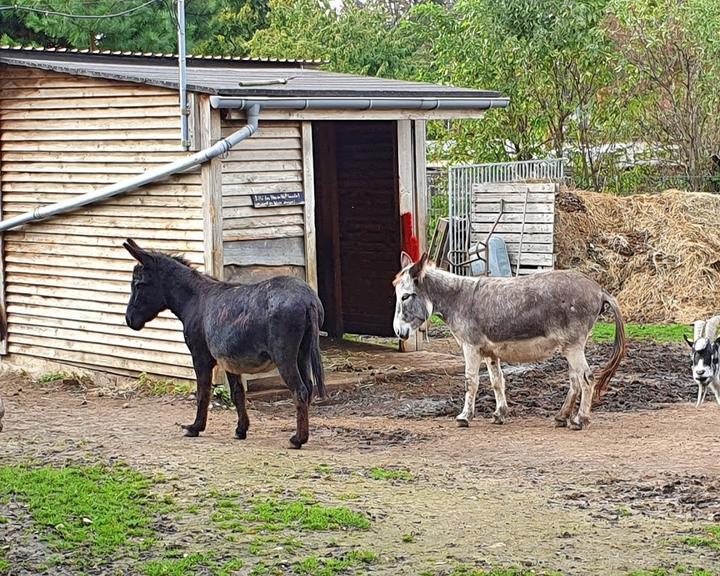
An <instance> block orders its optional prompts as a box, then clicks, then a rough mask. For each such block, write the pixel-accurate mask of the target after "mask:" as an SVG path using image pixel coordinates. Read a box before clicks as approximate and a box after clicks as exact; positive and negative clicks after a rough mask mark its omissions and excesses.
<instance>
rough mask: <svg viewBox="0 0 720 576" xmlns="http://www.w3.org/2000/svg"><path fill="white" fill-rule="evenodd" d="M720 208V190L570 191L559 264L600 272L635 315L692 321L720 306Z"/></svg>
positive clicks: (559, 210)
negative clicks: (619, 193)
mask: <svg viewBox="0 0 720 576" xmlns="http://www.w3.org/2000/svg"><path fill="white" fill-rule="evenodd" d="M572 196H574V197H576V198H577V199H576V200H575V199H570V197H572ZM561 198H562V199H561ZM579 206H582V207H583V208H584V210H582V209H578V207H579ZM565 207H569V208H570V210H566V209H565ZM719 215H720V196H716V195H712V194H704V193H694V192H684V191H679V190H667V191H665V192H663V193H661V194H638V195H636V196H625V197H620V196H614V195H611V194H600V193H596V192H586V191H582V190H571V191H563V192H562V193H561V194H559V195H558V202H557V203H556V228H555V238H556V246H555V250H556V252H557V267H558V268H573V269H576V270H580V271H581V272H584V273H586V274H588V275H589V276H591V277H592V278H594V279H595V280H596V281H597V282H598V283H600V285H602V286H603V287H604V288H605V289H606V290H608V291H609V292H611V293H612V294H614V295H615V296H616V297H617V298H618V300H619V301H620V305H621V307H622V309H623V312H624V314H625V316H626V318H627V319H628V320H630V321H633V322H663V323H666V322H679V323H686V324H689V323H692V322H693V321H694V320H697V319H698V318H707V317H709V316H713V315H714V314H716V313H717V312H718V309H720V305H719V304H718V296H717V292H718V290H720V233H718V230H717V222H718V216H719Z"/></svg>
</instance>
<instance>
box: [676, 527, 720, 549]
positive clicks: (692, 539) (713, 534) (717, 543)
mask: <svg viewBox="0 0 720 576" xmlns="http://www.w3.org/2000/svg"><path fill="white" fill-rule="evenodd" d="M683 542H684V543H685V544H687V545H688V546H703V547H706V548H710V549H711V550H720V524H715V525H711V526H707V527H706V528H705V533H704V534H702V535H695V536H688V537H687V538H685V539H684V540H683Z"/></svg>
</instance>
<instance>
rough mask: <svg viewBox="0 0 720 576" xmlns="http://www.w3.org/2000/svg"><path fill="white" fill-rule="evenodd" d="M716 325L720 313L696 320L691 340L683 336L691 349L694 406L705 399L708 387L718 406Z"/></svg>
mask: <svg viewBox="0 0 720 576" xmlns="http://www.w3.org/2000/svg"><path fill="white" fill-rule="evenodd" d="M718 327H720V315H718V316H713V317H712V318H710V320H707V321H705V320H698V321H696V322H695V323H694V324H693V340H692V341H690V339H689V338H688V337H687V336H683V338H685V342H687V343H688V346H690V349H691V350H692V353H691V356H692V375H693V380H695V383H696V384H697V385H698V395H697V401H696V402H695V407H696V408H697V407H699V406H700V404H702V403H703V401H704V400H705V395H706V394H707V391H708V388H710V390H712V391H713V394H715V400H716V402H717V403H718V405H719V406H720V338H716V335H717V331H718Z"/></svg>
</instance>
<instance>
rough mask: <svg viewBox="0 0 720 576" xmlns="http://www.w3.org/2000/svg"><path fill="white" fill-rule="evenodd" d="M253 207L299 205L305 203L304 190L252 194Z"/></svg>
mask: <svg viewBox="0 0 720 576" xmlns="http://www.w3.org/2000/svg"><path fill="white" fill-rule="evenodd" d="M252 203H253V208H272V207H274V206H298V205H300V204H305V193H304V192H270V193H269V194H252Z"/></svg>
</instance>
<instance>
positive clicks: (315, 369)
mask: <svg viewBox="0 0 720 576" xmlns="http://www.w3.org/2000/svg"><path fill="white" fill-rule="evenodd" d="M313 312H314V313H313ZM313 312H311V313H310V314H309V315H310V318H309V320H310V326H309V327H308V332H307V334H306V337H307V336H309V337H310V342H309V348H310V368H311V370H312V377H313V381H314V382H315V387H316V388H317V393H318V396H320V398H324V397H325V371H324V370H323V365H322V357H321V356H320V326H322V323H323V318H324V316H325V313H324V311H323V308H322V304H320V307H319V308H317V309H315V310H314V311H313Z"/></svg>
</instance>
